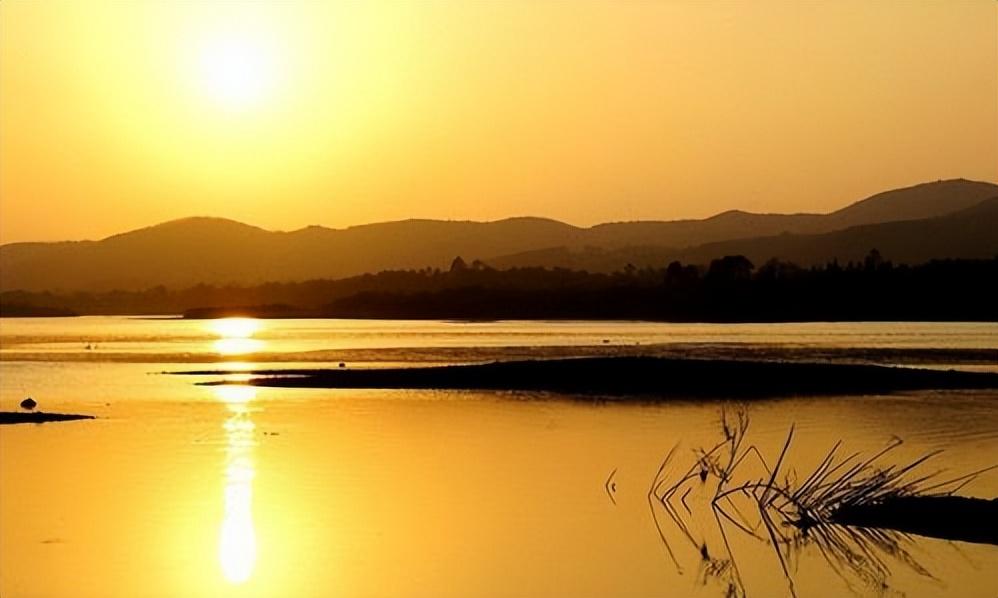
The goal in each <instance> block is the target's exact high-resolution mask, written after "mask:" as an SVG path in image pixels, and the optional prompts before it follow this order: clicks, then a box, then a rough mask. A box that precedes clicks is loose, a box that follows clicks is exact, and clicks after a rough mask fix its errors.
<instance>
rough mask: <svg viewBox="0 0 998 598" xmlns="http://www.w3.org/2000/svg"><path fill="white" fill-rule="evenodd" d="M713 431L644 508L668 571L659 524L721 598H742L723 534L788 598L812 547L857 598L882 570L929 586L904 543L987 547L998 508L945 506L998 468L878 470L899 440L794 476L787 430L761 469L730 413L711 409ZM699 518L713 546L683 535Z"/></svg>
mask: <svg viewBox="0 0 998 598" xmlns="http://www.w3.org/2000/svg"><path fill="white" fill-rule="evenodd" d="M720 422H721V440H720V441H719V442H717V443H716V444H715V445H713V446H711V447H709V448H706V447H704V448H699V449H697V450H696V451H695V452H694V459H693V462H692V463H691V464H690V465H689V466H688V468H686V469H682V468H680V470H679V471H681V472H683V473H681V474H679V475H678V476H670V475H669V474H668V473H667V471H668V468H669V467H670V465H671V464H672V463H673V461H674V459H675V458H676V455H677V449H678V446H679V445H678V444H676V445H675V446H673V448H672V449H671V450H670V451H669V452H668V454H667V455H666V456H665V458H664V459H663V461H662V463H661V465H660V466H659V468H658V471H657V472H656V474H655V477H654V478H653V480H652V482H651V485H650V487H649V489H648V493H647V500H648V506H649V508H650V512H651V517H652V521H653V523H654V526H655V529H656V532H657V534H658V537H659V539H660V541H661V542H662V544H663V546H664V548H665V550H666V552H667V554H668V555H669V557H670V559H671V561H672V562H673V564H674V565H675V567H676V568H677V569H678V570H680V571H682V564H681V563H680V560H679V558H678V557H677V551H676V549H675V548H674V547H673V546H672V544H671V543H670V542H669V537H670V535H669V534H668V533H666V531H665V528H664V526H665V525H666V524H668V523H670V522H671V524H672V525H673V526H675V528H676V529H677V530H678V531H679V537H680V538H682V539H683V541H685V542H688V543H689V544H690V548H691V549H693V550H695V551H696V552H697V553H698V554H699V555H700V559H701V562H700V565H699V569H698V575H699V579H700V580H701V582H703V583H706V582H707V581H708V580H710V579H714V580H717V581H718V582H719V584H720V586H721V588H722V592H723V594H724V595H726V596H745V595H746V594H747V591H746V587H745V583H744V579H743V577H742V575H741V572H740V571H739V568H738V560H737V555H736V554H735V551H734V550H733V548H732V542H731V535H730V534H732V533H738V534H744V535H745V536H746V537H748V538H752V539H755V540H757V541H759V542H760V543H761V544H764V545H769V546H770V547H771V548H772V550H773V553H774V555H775V557H776V560H777V562H778V563H779V566H780V568H781V570H782V573H783V575H784V577H785V578H786V580H787V588H788V591H789V593H790V594H791V595H793V596H796V595H797V592H796V588H795V584H794V578H793V574H792V567H791V566H790V563H791V562H792V561H793V559H794V555H795V554H796V553H799V552H800V551H801V550H802V549H804V548H805V547H810V546H813V547H816V548H817V550H818V552H819V553H820V555H821V556H822V557H823V558H824V560H825V561H826V562H827V563H828V565H829V566H830V567H831V568H832V569H833V570H834V571H835V572H836V573H837V574H838V575H839V576H840V577H842V578H843V580H845V582H846V583H847V585H848V586H849V587H850V588H853V589H855V590H857V591H858V592H860V591H869V590H870V589H871V588H875V589H877V590H878V591H882V590H884V589H885V588H887V587H889V582H890V576H891V568H892V565H900V566H904V567H907V568H909V569H911V570H912V571H914V572H915V573H916V574H918V575H920V576H925V577H931V573H930V572H929V571H928V570H927V569H926V568H925V567H923V566H922V565H920V564H919V563H918V562H917V561H916V560H915V559H914V558H913V557H912V556H911V553H910V551H909V548H910V545H911V544H912V542H913V540H912V538H911V537H910V536H909V534H910V533H915V534H920V535H927V536H931V537H936V538H942V539H948V540H960V541H972V542H985V543H989V544H995V545H998V533H995V532H996V529H995V524H994V522H995V521H998V501H996V500H985V499H977V498H967V497H959V496H955V494H956V493H957V492H958V491H960V490H961V489H962V488H964V487H965V486H966V485H967V484H968V483H970V482H971V481H973V480H974V479H976V478H977V477H978V476H980V475H981V474H983V473H985V472H987V471H990V470H993V469H995V468H996V467H998V465H994V466H990V467H987V468H983V469H980V470H977V471H973V472H970V473H965V474H961V475H956V476H952V477H946V476H944V475H943V473H944V472H942V471H936V472H931V473H924V472H923V469H924V467H923V466H924V465H925V463H926V462H927V461H929V460H930V459H931V458H932V457H934V456H936V455H938V454H939V452H940V451H932V452H929V453H926V454H925V455H923V456H921V457H919V458H917V459H914V460H913V461H910V462H907V463H902V464H887V463H886V461H887V459H888V458H889V456H890V455H891V453H892V452H893V451H894V450H895V449H897V448H898V447H899V446H900V445H901V444H902V441H901V440H900V439H896V438H895V439H893V440H892V441H891V442H889V443H888V444H887V446H886V447H884V448H883V449H882V450H880V451H878V452H876V453H874V454H873V455H871V456H868V457H865V458H864V457H862V456H861V455H860V454H859V453H851V454H848V455H844V456H843V455H842V454H841V452H840V451H841V449H842V442H841V441H840V442H838V443H836V444H835V445H834V446H833V447H832V448H831V449H830V450H829V451H828V452H827V454H826V455H825V457H824V458H823V459H822V460H821V462H820V463H819V464H818V465H817V466H816V467H815V468H814V469H813V470H811V471H810V473H808V474H807V475H806V476H803V477H802V476H798V475H797V472H796V471H794V468H793V467H792V466H790V465H789V461H790V448H791V444H792V441H793V439H794V435H795V431H794V428H793V427H791V428H790V431H789V432H788V434H787V437H786V440H785V442H784V444H783V448H782V450H781V451H780V452H779V454H778V455H776V457H775V459H772V458H767V457H766V456H765V455H764V454H763V453H762V452H761V451H760V450H759V448H758V447H757V446H756V445H755V444H752V443H750V442H749V441H748V440H747V436H748V429H749V417H748V414H747V411H746V410H744V409H742V408H740V409H737V410H735V413H734V415H731V414H730V413H729V412H728V411H727V410H722V412H721V419H720ZM695 488H701V489H705V491H706V496H707V498H706V500H705V501H701V502H699V503H698V502H692V501H690V500H688V498H689V497H690V494H691V492H693V490H694V489H695ZM691 502H692V505H693V506H691ZM698 508H703V509H707V510H709V516H710V517H709V519H711V520H713V521H714V523H715V525H716V531H717V538H719V540H716V541H712V540H708V539H707V538H706V535H704V536H702V537H701V536H699V535H697V534H696V533H695V532H694V531H693V527H692V526H691V525H690V518H691V517H693V516H694V515H695V514H697V513H696V510H695V509H698ZM660 513H661V514H662V515H664V516H660ZM925 517H931V518H932V521H925V520H924V518H925Z"/></svg>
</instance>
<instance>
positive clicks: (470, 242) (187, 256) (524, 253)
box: [0, 179, 998, 291]
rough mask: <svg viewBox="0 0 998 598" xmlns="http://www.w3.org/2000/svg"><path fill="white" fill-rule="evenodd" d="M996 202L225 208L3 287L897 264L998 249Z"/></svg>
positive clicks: (19, 254)
mask: <svg viewBox="0 0 998 598" xmlns="http://www.w3.org/2000/svg"><path fill="white" fill-rule="evenodd" d="M991 198H998V185H994V184H991V183H986V182H976V181H967V180H963V179H955V180H949V181H937V182H933V183H925V184H921V185H916V186H913V187H907V188H904V189H897V190H893V191H887V192H884V193H880V194H877V195H874V196H871V197H869V198H867V199H864V200H862V201H859V202H856V203H854V204H851V205H849V206H847V207H845V208H842V209H841V210H837V211H835V212H832V213H830V214H754V213H749V212H742V211H737V210H732V211H729V212H724V213H721V214H718V215H716V216H713V217H710V218H706V219H703V220H677V221H664V222H657V221H639V222H618V223H606V224H600V225H596V226H593V227H590V228H580V227H575V226H572V225H569V224H565V223H563V222H559V221H556V220H550V219H544V218H531V217H521V218H509V219H505V220H499V221H495V222H471V221H439V220H404V221H398V222H385V223H377V224H366V225H360V226H353V227H349V228H345V229H329V228H325V227H320V226H310V227H306V228H303V229H299V230H296V231H290V232H277V231H268V230H264V229H261V228H258V227H255V226H250V225H247V224H242V223H239V222H235V221H232V220H227V219H222V218H199V217H195V218H184V219H181V220H174V221H170V222H166V223H163V224H158V225H155V226H150V227H147V228H143V229H138V230H134V231H129V232H125V233H121V234H117V235H114V236H111V237H108V238H106V239H103V240H100V241H69V242H56V243H11V244H7V245H3V246H0V290H4V291H6V290H14V289H20V290H31V291H40V290H61V291H72V290H87V291H107V290H114V289H121V290H141V289H145V288H150V287H154V286H158V285H163V286H166V287H171V288H181V287H188V286H193V285H196V284H201V283H204V284H214V285H226V284H239V285H247V284H259V283H263V282H281V281H300V280H307V279H316V278H342V277H346V276H353V275H356V274H362V273H365V272H376V271H380V270H385V269H409V268H423V267H439V268H445V267H447V266H448V265H449V264H450V261H451V260H452V259H453V258H454V256H456V255H461V256H463V257H464V258H465V259H466V260H467V261H469V262H470V261H472V260H474V259H480V260H483V261H485V262H487V263H489V264H490V265H494V266H496V267H514V266H518V265H539V266H566V267H576V268H581V269H589V270H613V269H617V268H620V267H622V266H623V265H625V264H627V263H634V264H635V265H638V266H641V265H659V266H661V265H664V264H663V260H669V259H682V260H683V261H687V262H693V263H702V262H705V261H709V260H710V259H711V258H714V257H718V256H720V255H726V254H732V253H744V254H746V255H748V256H749V257H750V259H753V260H761V261H764V260H765V259H768V258H769V257H774V256H776V257H781V258H783V259H789V260H792V261H798V262H801V263H804V264H807V263H813V262H815V261H823V260H826V259H832V258H838V259H840V260H848V259H854V257H853V256H862V255H865V253H866V252H867V251H869V249H870V248H871V247H872V246H877V247H878V249H880V250H881V252H882V253H883V254H884V255H885V257H887V258H889V259H893V260H895V261H899V262H907V261H910V262H916V261H924V260H925V259H930V258H933V257H940V258H942V257H990V256H991V255H994V254H995V253H998V201H992V202H988V201H987V200H989V199H991ZM975 210H977V211H975ZM770 252H772V253H771V254H770ZM988 252H991V253H990V254H989V253H988ZM982 253H983V255H982ZM567 262H570V264H568V263H567Z"/></svg>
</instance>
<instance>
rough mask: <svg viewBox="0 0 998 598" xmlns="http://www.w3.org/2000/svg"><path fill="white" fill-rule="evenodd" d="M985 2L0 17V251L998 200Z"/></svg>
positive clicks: (254, 6) (164, 8)
mask: <svg viewBox="0 0 998 598" xmlns="http://www.w3.org/2000/svg"><path fill="white" fill-rule="evenodd" d="M996 11H998V5H996V4H995V3H993V2H987V1H983V2H957V3H952V2H919V3H892V2H876V3H870V2H854V1H849V2H822V3H808V2H805V3H799V2H798V3H794V2H781V1H772V2H768V3H765V6H760V5H758V3H754V2H734V3H732V2H720V3H703V2H658V3H626V4H624V5H620V4H619V3H614V2H584V3H578V4H576V3H573V5H572V6H567V5H566V4H564V3H557V2H552V3H533V2H497V3H485V2H434V3H422V2H417V3H380V2H374V3H337V2H312V3H284V2H273V3H265V2H253V3H249V2H204V3H200V2H134V3H98V4H97V5H94V4H92V3H84V2H78V3H71V2H3V3H0V15H2V18H3V19H4V25H5V27H4V29H3V35H0V61H2V62H0V88H2V89H3V90H4V93H3V94H0V95H2V97H0V130H3V132H4V133H3V135H2V138H0V213H2V214H3V218H2V219H0V241H2V242H4V243H7V242H13V241H34V240H66V239H96V238H102V237H105V236H108V235H111V234H115V233H119V232H122V231H125V230H130V229H134V228H139V227H142V226H148V225H150V224H155V223H157V222H163V221H167V220H171V219H175V218H182V217H186V216H192V215H209V216H222V217H227V218H232V219H235V220H239V221H242V222H248V223H251V224H254V225H258V226H262V227H264V228H268V229H277V230H292V229H297V228H301V227H305V226H308V225H311V224H319V225H325V226H332V227H343V226H349V225H355V224H365V223H369V222H377V221H384V220H401V219H405V218H442V219H472V220H493V219H499V218H505V217H510V216H523V215H531V216H545V217H551V218H556V219H559V220H564V221H567V222H569V223H572V224H582V225H590V224H594V223H599V222H607V221H620V220H635V219H674V218H690V217H706V216H710V215H712V214H715V213H717V212H721V211H724V210H728V209H733V208H737V209H744V210H752V211H761V212H802V211H821V212H824V211H829V210H833V209H837V208H840V207H842V206H843V205H845V204H846V203H848V202H849V201H853V200H855V199H857V198H861V197H865V196H867V195H870V194H872V193H875V192H878V191H881V190H884V189H891V188H897V187H901V186H906V185H911V184H915V183H919V182H924V181H930V180H936V179H948V178H954V177H965V178H968V179H973V180H985V181H995V180H998V159H996V156H998V114H996V113H998V111H996V110H995V97H998V80H996V79H998V77H996V76H995V73H996V72H998V41H996V38H998V34H996V30H995V19H996ZM953 107H959V109H954V108H953ZM52 214H58V215H59V216H58V217H55V218H53V217H51V215H52Z"/></svg>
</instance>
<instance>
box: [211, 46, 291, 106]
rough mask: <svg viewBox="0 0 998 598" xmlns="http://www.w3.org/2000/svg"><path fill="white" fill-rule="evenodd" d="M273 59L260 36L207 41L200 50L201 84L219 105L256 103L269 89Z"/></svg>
mask: <svg viewBox="0 0 998 598" xmlns="http://www.w3.org/2000/svg"><path fill="white" fill-rule="evenodd" d="M275 58H276V57H275V53H274V51H273V49H272V48H270V47H268V45H267V44H266V43H265V42H264V41H263V40H262V39H255V38H252V37H248V36H234V35H233V36H222V37H217V38H214V39H211V40H208V41H207V42H206V43H204V45H203V46H202V48H201V51H200V67H201V79H202V84H203V86H204V89H205V91H206V92H207V94H208V95H209V96H210V97H211V99H212V100H214V101H215V102H216V103H218V104H219V105H221V106H222V107H225V108H230V109H243V108H248V107H251V106H254V105H257V104H259V103H260V102H261V101H262V100H264V99H265V98H266V96H267V95H268V94H270V93H271V92H272V91H273V88H274V84H275V82H276V78H277V69H276V64H275Z"/></svg>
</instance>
